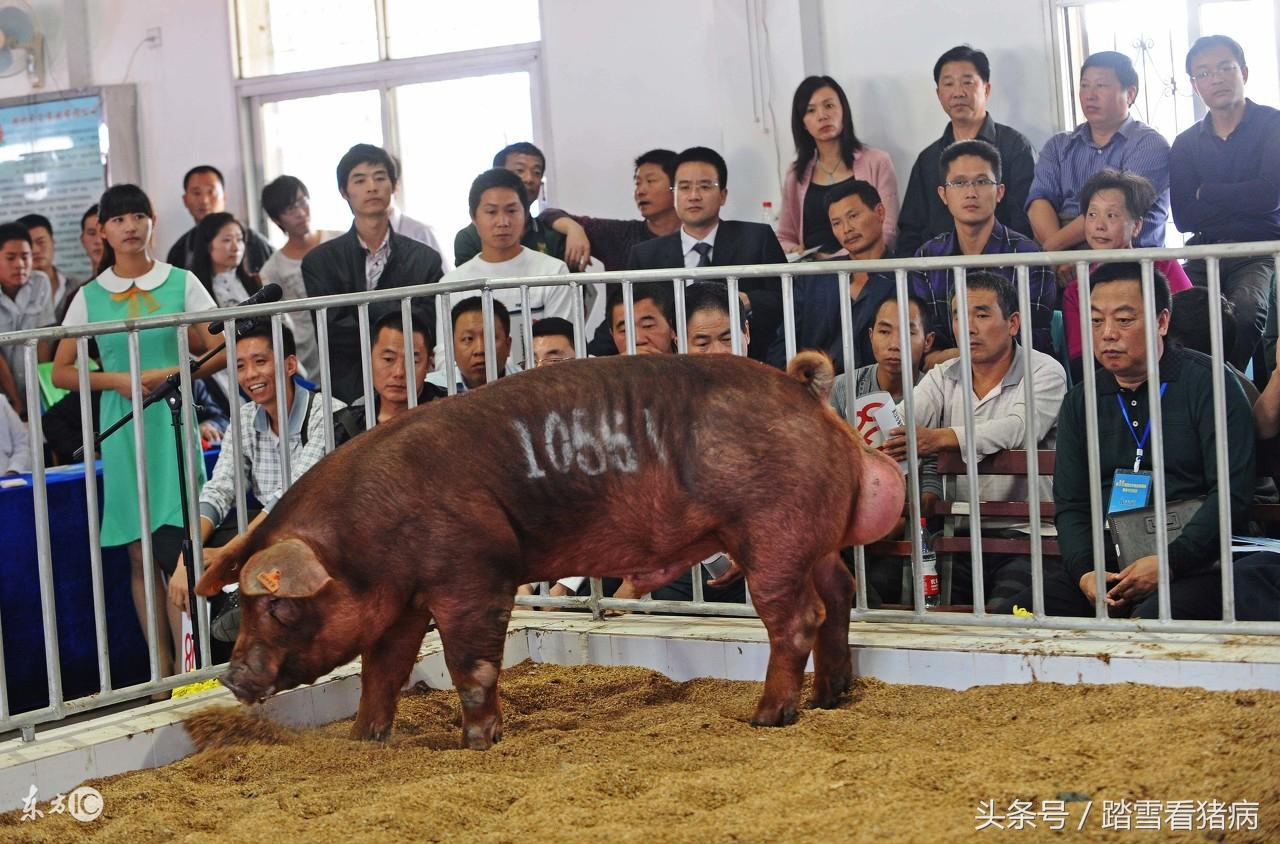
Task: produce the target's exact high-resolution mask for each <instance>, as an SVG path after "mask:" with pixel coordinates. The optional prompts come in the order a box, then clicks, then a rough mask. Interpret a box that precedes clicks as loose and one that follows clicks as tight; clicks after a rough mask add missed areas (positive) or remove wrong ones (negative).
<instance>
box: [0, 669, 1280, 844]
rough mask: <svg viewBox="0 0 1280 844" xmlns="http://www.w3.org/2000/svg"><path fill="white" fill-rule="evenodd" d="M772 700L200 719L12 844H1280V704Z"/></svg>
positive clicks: (665, 690) (656, 680)
mask: <svg viewBox="0 0 1280 844" xmlns="http://www.w3.org/2000/svg"><path fill="white" fill-rule="evenodd" d="M760 686H761V684H759V683H746V682H729V681H721V680H695V681H693V682H689V683H674V682H672V681H670V680H668V679H667V678H665V677H663V676H662V675H660V674H657V673H654V672H652V671H648V670H644V669H638V668H611V667H597V666H583V667H560V666H554V665H534V664H531V663H525V664H523V665H520V666H517V667H515V668H514V669H511V670H509V671H507V672H505V673H504V676H503V681H502V690H503V693H504V698H505V711H504V716H505V734H506V738H505V739H504V741H503V742H502V743H501V744H499V745H497V746H495V747H494V748H493V749H492V750H491V751H489V752H487V753H476V752H472V751H465V750H458V749H456V747H457V742H458V737H459V730H458V723H459V707H458V701H457V697H456V695H455V694H454V693H453V692H452V691H448V692H445V691H424V692H410V693H407V694H406V695H405V697H404V698H403V699H402V701H401V703H400V709H399V715H398V718H397V721H396V725H395V738H394V740H393V741H392V742H391V744H390V745H389V746H382V745H370V744H363V743H356V742H351V741H349V740H348V739H347V738H346V733H347V730H348V728H349V726H350V722H349V721H347V722H340V723H337V724H331V725H329V726H326V727H322V728H319V729H315V730H308V731H303V732H291V731H287V730H284V729H282V728H279V727H276V726H275V725H273V724H270V723H265V722H262V721H260V720H257V719H255V718H253V717H252V716H250V715H248V714H246V712H245V711H244V710H239V709H233V710H227V711H213V712H211V713H210V714H201V715H199V716H195V719H194V720H193V721H190V722H189V726H188V728H189V731H190V732H192V734H193V736H194V737H195V738H196V739H197V741H198V742H199V743H200V744H201V745H203V746H204V749H203V750H202V751H201V752H199V753H197V754H195V755H194V756H192V757H189V758H188V759H185V760H183V761H181V762H178V763H175V764H173V765H170V766H168V767H166V768H163V769H160V770H155V771H145V772H138V773H133V774H125V775H121V776H118V777H114V778H110V779H106V780H103V781H100V782H98V783H96V785H97V787H98V788H99V789H100V790H101V791H102V794H103V800H104V803H105V811H104V813H103V816H102V817H101V818H99V819H98V820H97V821H95V822H94V823H92V824H81V823H78V822H77V821H75V820H74V819H72V818H70V817H69V816H67V815H59V816H47V817H45V818H42V819H40V820H38V821H34V822H27V823H20V822H19V821H18V813H16V812H11V813H9V814H7V815H4V816H0V842H10V841H13V842H16V841H22V842H46V841H47V842H55V841H56V842H63V841H90V840H93V841H98V840H101V841H131V842H137V844H141V842H150V841H168V840H178V841H209V842H238V841H271V842H285V841H320V842H342V844H348V842H365V841H369V842H373V841H378V842H381V841H388V840H415V841H492V842H498V841H591V842H600V841H609V842H643V844H657V842H667V841H698V842H703V841H752V842H754V841H760V842H787V841H822V842H826V841H843V840H865V839H873V838H874V839H879V840H895V841H912V842H930V841H946V840H959V839H969V838H975V837H987V838H991V839H992V840H1007V838H1006V837H1013V838H1018V839H1021V840H1040V839H1047V838H1050V837H1053V838H1055V839H1056V840H1060V837H1061V836H1063V835H1066V836H1068V837H1071V838H1078V840H1086V839H1087V840H1097V839H1100V838H1101V839H1104V840H1131V839H1134V838H1140V839H1144V840H1152V839H1153V838H1154V837H1155V836H1156V833H1149V832H1147V833H1144V832H1114V831H1111V832H1105V833H1104V832H1103V830H1102V826H1101V820H1102V818H1101V813H1102V800H1103V799H1109V800H1119V799H1121V798H1127V799H1130V800H1138V799H1148V800H1160V801H1172V800H1205V801H1207V800H1210V799H1216V800H1221V801H1223V802H1224V803H1227V804H1230V803H1232V802H1235V801H1239V800H1249V801H1256V802H1257V803H1259V804H1260V808H1259V810H1258V821H1259V828H1258V830H1257V831H1256V832H1243V833H1241V832H1228V833H1226V840H1229V841H1267V840H1270V841H1276V840H1280V799H1278V798H1280V693H1274V692H1205V691H1198V690H1188V689H1163V688H1155V687H1149V686H1134V685H1119V686H1060V685H1053V684H1042V683H1038V684H1032V685H1006V686H987V687H981V688H974V689H970V690H968V691H965V692H954V691H948V690H943V689H937V688H929V687H921V686H894V685H887V684H885V683H882V682H879V681H876V680H866V679H864V680H860V681H859V682H858V684H857V687H856V689H855V690H854V693H853V695H852V696H851V698H850V699H849V700H848V701H847V702H846V703H845V704H843V705H842V707H841V708H840V709H838V710H834V711H829V712H822V711H809V710H806V711H805V712H804V713H803V714H802V715H801V718H800V721H799V723H798V724H796V725H794V726H792V727H788V728H785V729H780V730H778V729H753V728H752V727H750V726H749V725H748V724H747V723H746V719H747V718H748V716H749V715H750V713H751V710H752V707H753V705H754V702H755V699H756V696H757V694H758V693H759V691H760ZM1069 792H1074V793H1075V795H1076V797H1077V799H1084V798H1092V800H1093V801H1094V805H1093V807H1092V813H1091V815H1090V816H1089V817H1088V818H1087V820H1086V826H1085V833H1084V834H1081V833H1076V832H1075V824H1076V823H1077V822H1078V820H1079V818H1080V817H1081V815H1082V813H1083V807H1084V805H1085V803H1084V802H1073V803H1069V804H1068V808H1069V810H1070V811H1071V816H1070V822H1069V825H1068V830H1067V832H1065V833H1050V832H1048V831H1047V830H1045V829H1044V828H1043V826H1042V827H1040V828H1039V829H1037V830H1035V831H1010V830H1005V831H1000V830H997V829H987V830H984V831H983V832H982V833H976V832H975V829H974V828H975V825H976V824H975V817H976V815H977V809H978V806H979V803H980V801H983V800H991V799H994V800H996V801H997V804H998V806H999V808H1000V809H1001V813H1003V810H1004V809H1005V808H1006V807H1007V806H1008V804H1009V803H1010V801H1012V800H1013V799H1015V798H1021V799H1024V800H1028V801H1031V803H1032V805H1033V806H1034V807H1035V808H1036V809H1038V808H1040V801H1042V800H1046V799H1050V800H1052V799H1057V798H1059V797H1063V795H1064V794H1066V793H1069ZM1070 797H1071V795H1070V794H1066V799H1070ZM45 799H48V798H45ZM1170 837H1173V838H1175V839H1176V838H1178V837H1181V838H1184V839H1186V840H1192V839H1194V840H1201V841H1202V840H1206V834H1205V833H1202V832H1192V833H1189V834H1187V833H1184V834H1182V835H1181V836H1169V834H1168V833H1167V831H1166V832H1165V833H1164V834H1163V836H1162V838H1170ZM1208 837H1209V838H1210V839H1212V838H1215V837H1216V838H1221V837H1222V834H1221V833H1211V834H1209V836H1208Z"/></svg>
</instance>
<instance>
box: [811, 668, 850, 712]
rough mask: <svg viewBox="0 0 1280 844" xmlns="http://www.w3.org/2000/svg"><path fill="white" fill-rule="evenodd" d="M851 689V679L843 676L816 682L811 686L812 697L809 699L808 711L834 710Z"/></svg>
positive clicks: (848, 676) (846, 675)
mask: <svg viewBox="0 0 1280 844" xmlns="http://www.w3.org/2000/svg"><path fill="white" fill-rule="evenodd" d="M851 688H853V677H852V676H851V675H849V674H845V675H843V676H841V677H836V678H833V679H832V680H830V681H824V680H817V681H815V682H814V684H813V695H812V696H811V697H810V698H809V708H810V709H835V708H836V707H837V706H838V705H839V704H840V700H841V698H843V697H844V696H845V694H846V693H848V691H849V690H850V689H851Z"/></svg>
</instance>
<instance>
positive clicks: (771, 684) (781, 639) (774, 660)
mask: <svg viewBox="0 0 1280 844" xmlns="http://www.w3.org/2000/svg"><path fill="white" fill-rule="evenodd" d="M775 551H776V552H777V553H775V554H767V553H766V554H757V555H755V559H754V560H752V562H753V563H754V565H752V567H751V569H749V570H748V574H747V585H748V586H750V588H751V600H752V602H753V603H754V604H755V608H756V612H757V613H759V615H760V620H761V621H763V622H764V627H765V630H767V631H768V633H769V667H768V669H767V670H766V672H765V678H764V694H762V695H761V696H760V702H759V704H758V705H757V706H756V711H755V714H753V715H752V716H751V724H752V725H753V726H756V727H782V726H785V725H787V724H790V723H792V722H794V721H795V720H796V710H797V704H798V701H799V698H800V685H801V683H802V682H803V680H804V664H805V662H806V660H808V658H809V653H810V652H811V651H812V650H813V644H814V638H815V636H816V634H817V631H818V626H819V625H820V624H821V623H822V621H823V618H824V615H825V608H824V607H823V603H822V601H821V600H820V599H819V598H818V593H817V591H816V590H815V589H814V583H813V578H812V577H811V576H810V573H809V572H810V568H811V567H810V566H809V565H806V564H804V563H801V562H798V561H796V559H795V556H794V555H795V552H794V551H788V550H780V549H776V548H775Z"/></svg>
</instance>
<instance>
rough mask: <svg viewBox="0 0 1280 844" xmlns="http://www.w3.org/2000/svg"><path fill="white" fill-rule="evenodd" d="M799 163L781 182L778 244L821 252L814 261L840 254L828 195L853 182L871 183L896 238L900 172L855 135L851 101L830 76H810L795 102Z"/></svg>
mask: <svg viewBox="0 0 1280 844" xmlns="http://www.w3.org/2000/svg"><path fill="white" fill-rule="evenodd" d="M791 137H792V139H793V140H794V141H795V145H796V160H795V163H794V164H792V165H791V169H790V170H788V171H787V175H786V178H785V179H783V181H782V209H781V213H780V215H779V217H778V240H779V241H780V242H781V243H782V248H783V249H785V250H786V251H787V252H805V251H808V250H810V249H814V248H816V249H817V250H818V251H817V253H816V255H815V257H818V258H825V257H828V256H830V255H833V254H835V253H837V252H840V251H841V246H840V244H839V243H838V242H837V241H836V239H835V235H834V234H832V233H831V224H830V222H829V221H828V219H827V204H826V195H827V192H828V191H830V189H831V188H832V187H834V186H835V185H839V184H843V183H845V182H848V181H849V180H851V179H861V180H862V181H864V182H870V183H871V184H872V185H874V186H875V188H876V190H877V191H879V192H880V197H881V201H882V202H883V203H884V209H885V217H884V239H885V244H886V246H888V247H890V248H891V247H892V246H893V242H894V240H895V239H896V238H897V227H898V174H897V173H896V172H895V171H894V169H893V161H892V159H890V158H889V154H888V153H886V152H885V151H884V150H879V149H876V148H875V147H869V146H867V145H866V144H864V143H862V141H860V140H858V136H857V134H855V133H854V131H853V115H852V114H851V112H850V110H849V98H848V97H846V96H845V94H844V89H843V88H841V87H840V83H839V82H836V81H835V80H834V79H832V78H831V77H830V76H810V77H808V78H807V79H805V80H804V81H803V82H801V83H800V86H799V87H798V88H796V93H795V97H794V98H793V99H792V101H791Z"/></svg>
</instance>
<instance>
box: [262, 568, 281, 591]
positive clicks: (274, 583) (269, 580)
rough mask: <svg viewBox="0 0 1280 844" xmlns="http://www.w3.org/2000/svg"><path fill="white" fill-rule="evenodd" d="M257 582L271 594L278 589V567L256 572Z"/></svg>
mask: <svg viewBox="0 0 1280 844" xmlns="http://www.w3.org/2000/svg"><path fill="white" fill-rule="evenodd" d="M258 582H259V583H261V584H262V588H263V589H266V590H267V591H268V592H270V593H271V594H272V595H274V594H275V593H276V592H278V591H280V569H272V570H271V571H262V572H258Z"/></svg>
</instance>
